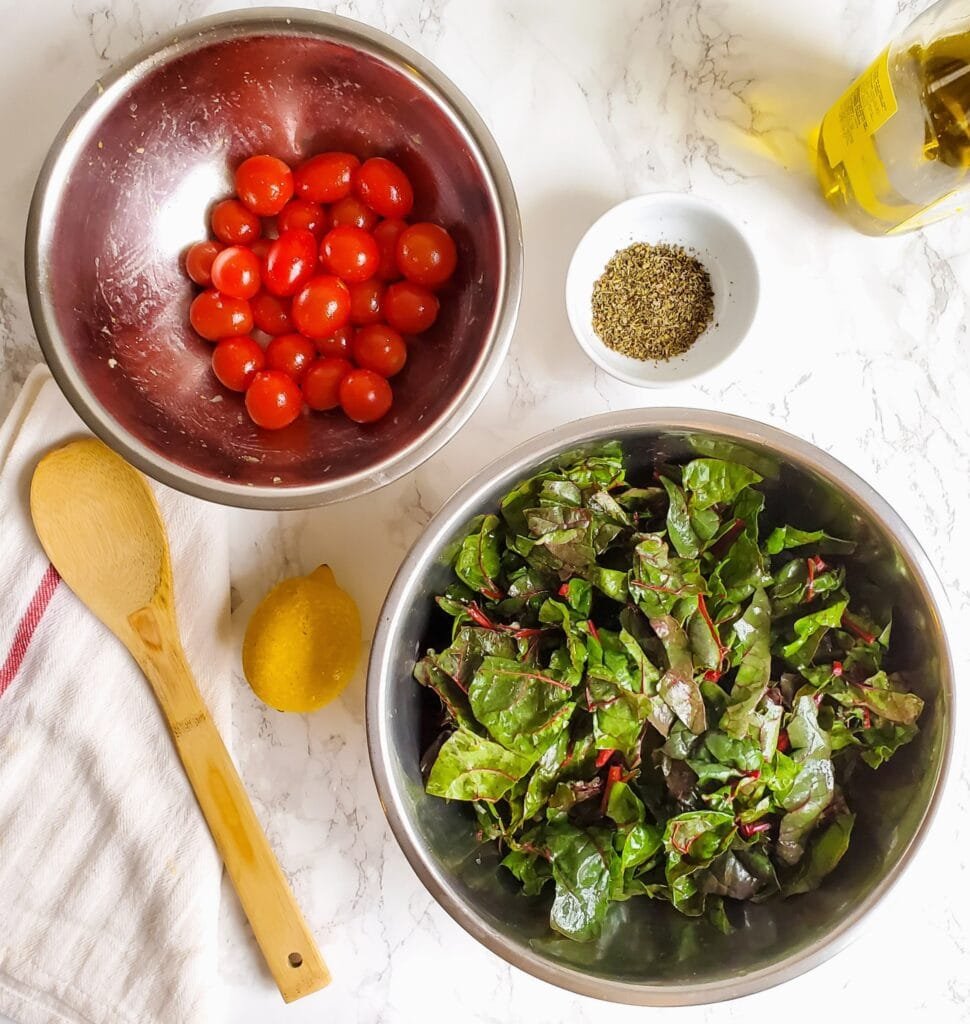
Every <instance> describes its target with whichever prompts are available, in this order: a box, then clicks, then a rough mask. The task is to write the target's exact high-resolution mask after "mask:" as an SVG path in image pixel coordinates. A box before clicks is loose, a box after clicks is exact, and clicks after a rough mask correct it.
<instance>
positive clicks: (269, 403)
mask: <svg viewBox="0 0 970 1024" xmlns="http://www.w3.org/2000/svg"><path fill="white" fill-rule="evenodd" d="M302 405H303V395H302V393H301V391H300V388H299V386H298V385H297V383H296V381H295V380H294V379H293V378H292V377H291V376H289V374H286V373H282V372H281V371H279V370H263V371H262V372H260V373H257V374H256V376H255V377H254V378H253V382H252V384H250V385H249V389H248V390H247V391H246V412H248V413H249V418H250V419H251V420H252V421H253V423H255V424H256V426H257V427H262V428H263V429H264V430H280V429H282V428H283V427H288V426H289V425H290V424H291V423H292V422H293V421H294V420H295V419H296V418H297V416H299V415H300V409H301V407H302Z"/></svg>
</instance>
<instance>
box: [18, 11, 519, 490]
mask: <svg viewBox="0 0 970 1024" xmlns="http://www.w3.org/2000/svg"><path fill="white" fill-rule="evenodd" d="M256 34H260V35H263V34H265V35H315V36H322V37H324V38H327V39H332V40H335V41H337V42H340V43H344V44H346V45H349V46H352V47H354V48H355V49H358V50H362V51H364V52H365V53H367V54H368V55H370V56H372V57H374V58H375V59H377V60H379V61H382V62H383V63H386V64H388V65H390V66H392V67H393V68H395V70H397V71H398V72H399V73H400V74H402V75H404V76H405V77H406V78H409V79H410V80H411V81H412V83H413V84H414V85H415V86H416V87H417V88H419V89H421V90H422V91H423V92H424V93H425V94H427V95H428V96H429V97H431V98H432V99H433V100H434V102H435V104H436V106H438V107H439V109H440V110H441V111H442V112H443V113H444V115H445V116H446V117H447V118H448V119H449V120H450V122H451V123H452V125H453V127H454V128H455V130H456V131H457V132H458V133H459V135H460V136H461V137H462V139H463V140H464V141H465V143H466V145H467V146H468V147H469V149H470V150H471V152H472V153H473V154H474V155H475V159H476V162H477V163H478V165H479V167H480V168H481V170H482V173H483V177H484V179H485V184H486V188H487V190H488V193H489V196H490V199H491V202H492V204H493V206H494V208H495V210H496V211H497V229H498V236H499V237H498V251H499V267H498V271H497V276H498V278H499V293H498V299H497V303H496V315H495V316H494V318H493V320H492V323H491V325H490V328H489V331H488V334H487V337H486V339H485V344H484V345H483V347H482V350H481V352H480V353H479V356H478V358H477V360H476V362H475V364H474V365H473V367H472V369H471V371H470V373H469V375H468V377H467V379H466V381H465V382H464V384H463V386H462V387H461V388H460V389H458V390H457V391H456V392H455V394H454V395H453V396H452V399H451V401H450V402H449V404H448V405H447V406H446V407H445V409H444V410H443V411H442V412H441V413H440V414H439V415H438V416H437V418H436V419H435V420H434V421H432V422H431V423H430V424H429V425H427V426H426V427H425V428H424V429H423V430H422V432H421V433H419V434H418V435H417V436H416V437H415V438H414V439H413V440H412V441H411V442H410V444H408V445H407V447H405V448H402V449H400V450H399V451H396V452H395V453H394V454H393V455H391V456H389V457H387V458H384V459H382V460H381V461H380V462H377V463H375V464H374V465H373V466H371V467H369V468H366V469H362V470H359V471H357V472H356V473H353V474H352V475H350V476H346V477H343V478H341V479H340V480H338V481H334V482H328V481H327V480H326V479H324V480H322V481H319V482H317V483H313V484H304V485H301V486H298V487H283V486H279V487H277V486H272V485H259V486H257V485H249V484H243V483H236V482H233V481H229V480H224V479H219V478H218V477H214V476H208V475H205V474H203V473H199V472H196V471H195V470H192V469H189V468H188V467H185V466H182V465H180V464H179V463H177V462H175V461H174V460H171V459H169V458H168V457H166V456H164V455H162V454H160V453H158V452H156V451H155V450H154V449H153V448H151V447H150V446H149V445H147V444H145V443H144V442H143V441H141V440H140V439H139V438H138V437H136V436H135V435H134V434H132V433H131V432H130V431H128V430H127V429H125V428H124V427H123V426H122V425H121V424H120V423H119V422H117V421H116V420H115V419H114V417H113V416H112V415H111V414H110V413H108V412H107V410H106V409H104V407H103V406H102V405H101V403H100V402H99V401H98V399H97V398H96V397H95V395H94V394H93V392H92V391H91V389H90V388H89V387H88V385H87V384H86V382H85V381H84V378H83V377H82V375H81V373H80V371H79V370H78V368H77V367H76V366H75V364H74V361H73V360H72V359H71V357H70V355H69V354H68V351H67V346H66V344H65V341H64V338H63V335H62V334H61V332H60V330H59V329H58V327H57V319H56V316H55V315H54V310H53V307H52V304H51V302H50V299H49V289H48V287H47V281H46V270H45V268H46V266H47V259H46V253H47V251H48V248H49V244H50V230H51V227H52V224H53V216H54V213H55V212H56V209H57V205H58V199H59V195H60V186H61V184H62V183H63V178H64V176H65V175H66V172H67V170H68V169H69V168H70V166H71V165H72V164H73V162H74V160H75V159H76V157H77V153H78V150H79V147H80V146H81V145H82V143H83V141H84V137H85V134H86V133H85V132H84V131H81V130H80V129H82V128H84V127H85V126H86V125H87V124H88V123H89V122H93V121H94V120H95V117H96V114H97V112H98V111H99V110H100V108H101V107H102V106H103V105H104V104H106V103H108V102H110V101H111V100H112V99H114V98H115V97H116V96H117V95H119V94H123V93H124V92H125V91H126V90H127V89H128V88H129V87H130V85H132V84H133V83H134V82H135V81H137V80H138V79H139V78H140V77H141V76H142V75H143V74H145V73H148V72H150V71H151V70H153V69H154V68H156V67H158V66H160V65H162V64H164V63H166V62H168V61H170V60H173V59H176V58H178V57H180V56H183V55H185V54H188V53H191V52H193V51H195V50H198V49H201V48H203V47H204V46H208V45H211V44H213V43H217V42H222V41H224V40H227V39H231V38H237V37H245V36H250V35H256ZM24 271H25V277H26V285H27V302H28V307H29V309H30V316H31V320H32V321H33V325H34V331H35V333H36V335H37V339H38V341H39V342H40V347H41V351H42V352H43V354H44V358H45V359H46V361H47V363H48V365H49V366H50V369H51V371H52V373H53V375H54V379H55V380H56V381H57V383H58V385H59V386H60V388H61V390H62V391H63V392H64V394H65V396H66V397H67V399H68V401H69V402H70V403H71V405H72V406H73V408H74V410H75V411H76V412H77V413H78V415H79V416H80V417H81V419H82V420H84V422H85V424H86V425H87V426H88V427H89V428H90V429H91V430H92V431H93V432H94V433H95V434H96V435H97V436H98V437H100V438H101V440H102V441H104V442H105V443H106V444H107V445H109V447H111V448H113V449H114V450H115V451H117V452H119V453H120V454H121V455H123V456H124V457H125V458H126V459H127V460H128V461H129V462H130V463H131V464H132V465H134V466H136V467H137V468H138V469H140V470H142V471H143V472H144V473H147V474H148V475H149V476H150V477H152V478H154V479H155V480H157V481H159V482H161V483H164V484H167V485H169V486H170V487H174V488H176V489H177V490H180V491H183V492H185V493H187V494H191V495H193V496H195V497H198V498H204V499H206V500H208V501H213V502H217V503H219V504H223V505H232V506H236V507H240V508H255V509H270V510H279V509H294V508H311V507H314V506H318V505H323V504H330V503H332V502H336V501H343V500H346V499H348V498H353V497H357V496H358V495H361V494H366V493H368V492H370V491H373V490H375V489H377V488H379V487H382V486H384V485H385V484H388V483H391V482H392V481H394V480H397V479H398V478H400V477H401V476H404V475H405V474H406V473H409V472H411V470H413V469H415V468H417V466H419V465H421V463H423V462H424V461H425V460H427V459H428V458H430V457H431V456H432V455H434V454H435V452H437V451H438V450H439V449H440V448H442V447H443V446H444V445H445V444H447V443H448V441H450V440H451V438H452V437H454V435H455V434H456V433H457V432H458V430H460V429H461V427H462V426H463V425H464V424H465V423H466V422H467V420H468V419H469V418H470V417H471V415H472V413H473V412H474V411H475V410H476V409H477V408H478V406H479V404H480V403H481V401H482V399H483V398H484V397H485V395H486V393H487V392H488V390H489V389H490V388H491V386H492V384H493V383H494V381H495V378H496V377H497V375H498V372H499V370H500V368H501V366H502V363H503V362H504V360H505V357H506V355H507V353H508V350H509V346H510V344H511V341H512V333H513V330H514V327H515V322H516V319H517V316H518V309H519V303H520V300H521V293H522V275H523V248H522V225H521V218H520V214H519V208H518V202H517V200H516V197H515V190H514V188H513V185H512V179H511V176H510V175H509V171H508V167H507V166H506V163H505V161H504V159H503V157H502V155H501V152H500V150H499V148H498V145H497V143H496V142H495V139H494V137H493V136H492V134H491V132H490V131H489V129H488V128H487V126H486V125H485V122H484V121H483V120H482V118H481V116H480V115H479V114H478V113H477V111H476V110H475V108H474V107H473V106H472V104H471V102H470V101H469V100H468V99H467V98H466V97H465V95H464V94H463V93H462V92H461V90H459V89H458V87H457V86H456V85H455V84H454V83H453V82H452V81H451V79H450V78H448V77H447V76H446V75H445V74H444V73H443V72H442V71H440V70H439V69H438V68H437V67H436V66H435V65H434V64H433V63H432V62H431V61H430V60H428V59H427V58H425V57H424V56H422V55H421V54H420V53H418V52H417V51H416V50H414V49H412V48H411V47H410V46H407V45H406V44H404V43H401V42H399V41H398V40H397V39H395V38H394V37H393V36H391V35H389V34H387V33H385V32H382V31H380V30H379V29H375V28H372V27H371V26H369V25H365V24H363V23H361V22H358V21H355V20H353V19H351V18H345V17H341V16H339V15H335V14H326V13H322V12H317V11H313V10H306V9H302V8H293V7H257V8H252V9H248V10H233V11H226V12H223V13H220V14H215V15H211V16H209V17H205V18H201V19H198V20H196V21H192V22H189V23H188V24H186V25H182V26H180V27H179V28H176V29H174V30H173V31H171V32H168V33H166V34H164V35H162V36H160V37H158V38H157V39H155V40H153V41H152V42H151V43H149V44H146V45H144V46H141V47H139V48H138V49H136V50H135V51H134V52H132V53H131V54H129V55H128V56H127V57H125V58H124V59H123V60H122V61H120V62H118V63H117V64H115V65H114V66H113V67H112V68H111V69H110V70H108V71H107V72H106V73H105V74H104V75H102V76H101V77H100V78H98V79H97V80H96V81H95V82H94V84H93V85H92V86H91V87H90V88H89V89H88V91H87V92H86V93H85V94H84V95H83V96H82V97H81V99H80V100H79V101H78V103H77V104H76V105H75V107H74V109H73V110H72V111H71V113H70V114H69V115H68V116H67V119H66V120H65V121H64V123H63V125H62V126H61V128H60V129H59V130H58V133H57V135H56V136H55V137H54V140H53V142H52V143H51V146H50V149H49V151H48V153H47V156H46V157H45V159H44V163H43V166H42V168H41V171H40V174H39V175H38V178H37V182H36V185H35V186H34V192H33V196H32V198H31V203H30V210H29V213H28V218H27V231H26V237H25V243H24Z"/></svg>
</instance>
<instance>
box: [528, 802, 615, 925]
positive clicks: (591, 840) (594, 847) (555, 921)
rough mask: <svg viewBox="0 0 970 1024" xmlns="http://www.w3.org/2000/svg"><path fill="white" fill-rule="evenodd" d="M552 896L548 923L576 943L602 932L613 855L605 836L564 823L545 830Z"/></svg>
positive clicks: (603, 833) (601, 832)
mask: <svg viewBox="0 0 970 1024" xmlns="http://www.w3.org/2000/svg"><path fill="white" fill-rule="evenodd" d="M545 843H546V848H547V850H548V853H549V859H550V861H551V863H552V877H553V879H554V881H555V883H556V897H555V900H554V901H553V904H552V912H551V914H550V917H549V923H550V924H551V925H552V927H553V928H554V929H555V930H556V931H557V932H560V933H561V934H563V935H566V936H568V937H569V938H571V939H575V940H576V941H577V942H589V941H590V940H592V939H595V938H597V937H598V936H599V934H600V932H601V931H602V930H603V921H604V920H605V918H606V911H607V908H608V907H609V903H610V873H611V868H612V860H613V857H614V856H615V854H614V853H613V848H612V846H611V844H610V841H609V834H608V833H606V832H605V831H603V830H596V831H587V830H585V829H580V828H576V827H575V826H574V825H570V824H568V823H565V822H556V823H554V824H551V825H549V826H548V828H547V829H546V834H545Z"/></svg>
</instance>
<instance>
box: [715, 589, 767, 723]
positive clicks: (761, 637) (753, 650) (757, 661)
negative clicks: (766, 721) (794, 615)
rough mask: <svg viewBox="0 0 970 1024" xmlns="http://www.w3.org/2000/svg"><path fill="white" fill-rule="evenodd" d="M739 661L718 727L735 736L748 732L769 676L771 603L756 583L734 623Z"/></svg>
mask: <svg viewBox="0 0 970 1024" xmlns="http://www.w3.org/2000/svg"><path fill="white" fill-rule="evenodd" d="M734 633H735V635H736V636H737V638H738V652H739V654H740V656H741V664H740V665H739V666H738V672H737V675H736V676H735V677H734V686H733V687H732V688H731V696H730V699H729V700H728V706H727V710H726V711H725V712H724V714H723V715H722V716H721V728H722V729H723V730H724V731H725V732H728V733H730V734H731V735H732V736H735V737H738V738H740V737H742V736H746V735H747V734H748V730H749V728H750V726H751V718H752V715H753V714H754V713H755V710H756V708H757V707H758V704H759V703H760V702H761V698H762V697H763V696H764V694H765V690H766V689H767V688H768V680H769V679H770V677H771V605H770V604H769V603H768V596H767V595H766V594H765V592H764V590H762V589H761V588H760V587H759V588H758V589H757V590H756V591H755V592H754V596H753V597H752V598H751V604H749V605H748V609H747V611H746V612H745V613H744V615H743V616H742V617H741V618H740V619H738V621H737V622H736V623H735V624H734Z"/></svg>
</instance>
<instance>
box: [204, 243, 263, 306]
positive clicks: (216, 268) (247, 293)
mask: <svg viewBox="0 0 970 1024" xmlns="http://www.w3.org/2000/svg"><path fill="white" fill-rule="evenodd" d="M212 286H213V287H214V288H216V289H217V290H218V291H220V292H222V294H223V295H231V296H232V297H233V298H234V299H251V298H252V297H253V296H254V295H255V294H256V293H257V292H258V291H259V260H258V259H257V258H256V256H255V255H254V254H253V251H252V250H251V249H247V248H246V246H244V245H230V246H228V247H227V248H225V249H223V250H222V252H220V253H219V255H218V256H216V258H215V259H214V260H213V261H212Z"/></svg>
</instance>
